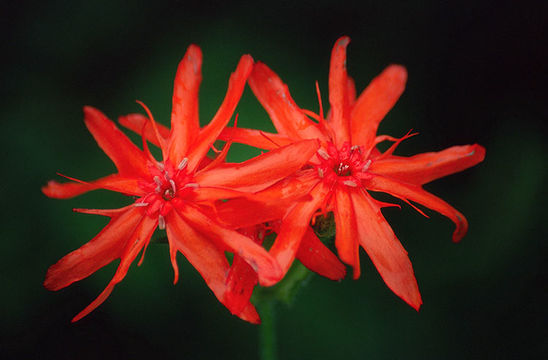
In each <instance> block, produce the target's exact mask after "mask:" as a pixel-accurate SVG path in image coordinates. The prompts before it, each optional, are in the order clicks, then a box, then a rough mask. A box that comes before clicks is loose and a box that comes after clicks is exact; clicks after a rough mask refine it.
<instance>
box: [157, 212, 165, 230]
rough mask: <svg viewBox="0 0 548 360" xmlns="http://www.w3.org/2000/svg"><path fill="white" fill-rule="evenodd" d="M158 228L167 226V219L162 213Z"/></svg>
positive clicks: (159, 217) (159, 216) (161, 228)
mask: <svg viewBox="0 0 548 360" xmlns="http://www.w3.org/2000/svg"><path fill="white" fill-rule="evenodd" d="M158 228H159V229H160V230H164V229H165V228H166V219H164V217H163V216H162V215H158Z"/></svg>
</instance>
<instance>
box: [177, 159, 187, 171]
mask: <svg viewBox="0 0 548 360" xmlns="http://www.w3.org/2000/svg"><path fill="white" fill-rule="evenodd" d="M187 165H188V158H184V159H183V160H181V162H180V163H179V166H177V169H179V170H183V169H184V168H186V166H187Z"/></svg>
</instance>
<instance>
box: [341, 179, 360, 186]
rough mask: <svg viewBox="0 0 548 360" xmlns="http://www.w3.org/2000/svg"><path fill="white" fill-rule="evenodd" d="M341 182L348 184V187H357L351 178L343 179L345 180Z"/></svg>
mask: <svg viewBox="0 0 548 360" xmlns="http://www.w3.org/2000/svg"><path fill="white" fill-rule="evenodd" d="M343 184H344V185H346V186H350V187H358V184H356V183H355V182H354V181H352V180H345V181H343Z"/></svg>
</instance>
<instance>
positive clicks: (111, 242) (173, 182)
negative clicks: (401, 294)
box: [42, 45, 318, 323]
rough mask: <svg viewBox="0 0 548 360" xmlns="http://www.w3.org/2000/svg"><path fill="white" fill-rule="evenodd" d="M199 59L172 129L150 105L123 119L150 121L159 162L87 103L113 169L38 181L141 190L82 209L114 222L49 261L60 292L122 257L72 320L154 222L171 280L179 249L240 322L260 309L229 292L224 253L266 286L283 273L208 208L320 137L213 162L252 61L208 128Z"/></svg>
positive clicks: (176, 104) (196, 52)
mask: <svg viewBox="0 0 548 360" xmlns="http://www.w3.org/2000/svg"><path fill="white" fill-rule="evenodd" d="M201 64H202V54H201V50H200V49H199V48H198V47H197V46H194V45H191V46H190V47H189V48H188V50H187V52H186V54H185V57H184V58H183V60H182V61H181V63H180V64H179V68H178V70H177V75H176V78H175V85H174V93H173V108H172V116H171V130H166V129H165V128H163V130H162V129H159V127H158V126H157V124H156V123H155V122H154V120H152V116H151V115H150V113H149V114H148V115H149V118H150V121H148V120H147V118H146V117H143V116H140V115H130V116H129V117H127V118H125V119H126V120H127V119H131V118H138V120H139V119H140V120H143V119H144V120H145V121H141V124H142V127H141V128H140V129H139V132H141V133H142V134H143V137H144V138H145V137H146V136H147V135H146V134H148V137H152V138H154V140H155V142H156V143H157V144H158V145H159V146H160V148H161V152H162V157H163V160H162V161H156V160H155V159H154V157H153V156H152V155H151V153H150V151H149V150H148V146H147V143H146V141H145V140H143V150H141V149H139V148H138V147H137V146H135V145H134V144H133V143H132V142H131V141H130V140H129V138H127V137H126V136H125V135H124V134H123V133H122V132H121V131H120V130H119V129H118V128H117V127H116V125H115V124H114V123H113V122H112V121H110V120H109V119H108V118H107V117H106V116H105V115H104V114H102V113H101V112H100V111H99V110H97V109H94V108H91V107H85V108H84V115H85V119H84V121H85V124H86V126H87V128H88V129H89V131H90V132H91V134H92V135H93V137H94V138H95V140H96V141H97V143H98V145H99V147H101V149H102V150H103V151H104V152H105V153H106V154H107V156H108V157H109V158H110V159H111V160H112V161H113V162H114V164H115V166H116V168H117V170H118V171H117V173H115V174H113V175H109V176H106V177H104V178H101V179H98V180H96V181H93V182H82V181H79V180H75V179H73V180H74V182H69V183H64V184H60V183H57V182H55V181H50V182H49V183H48V184H47V186H45V187H43V188H42V191H43V192H44V193H45V194H46V195H47V196H49V197H54V198H70V197H73V196H77V195H80V194H82V193H84V192H87V191H90V190H95V189H107V190H112V191H116V192H120V193H123V194H126V195H130V196H133V197H135V198H136V200H135V202H134V203H133V204H132V205H129V206H127V207H124V208H121V209H116V210H86V209H76V211H78V212H83V213H88V214H99V215H104V216H108V217H110V218H111V220H110V222H109V223H108V225H107V226H106V227H105V228H104V229H103V230H102V231H101V232H100V233H99V234H98V235H97V236H96V237H94V238H93V239H92V240H91V241H90V242H88V243H87V244H85V245H84V246H82V247H81V248H79V249H77V250H75V251H73V252H71V253H70V254H68V255H66V256H65V257H63V258H62V259H61V260H59V261H58V262H57V263H56V264H55V265H53V266H51V267H50V268H49V270H48V273H47V275H46V280H45V282H44V286H45V287H46V288H48V289H50V290H59V289H61V288H64V287H66V286H68V285H70V284H71V283H73V282H75V281H78V280H81V279H83V278H85V277H87V276H89V275H91V274H92V273H93V272H95V271H96V270H98V269H99V268H101V267H103V266H105V265H107V264H109V263H110V262H112V261H114V260H116V259H120V264H119V265H118V268H117V270H116V273H115V275H114V277H113V279H112V280H111V281H110V283H109V284H108V285H107V287H106V288H105V290H104V291H103V292H102V293H101V294H100V295H99V296H98V298H97V299H96V300H95V301H93V302H92V303H91V304H90V305H89V306H87V307H86V308H85V309H84V310H83V311H82V312H80V313H79V314H78V315H76V317H75V318H74V319H73V321H77V320H79V319H81V318H82V317H84V316H86V315H87V314H89V313H90V312H91V311H93V310H94V309H95V308H96V307H97V306H99V305H100V304H101V303H102V302H103V301H104V300H105V299H106V298H107V297H108V296H109V295H110V293H111V292H112V290H113V288H114V286H115V285H116V284H117V283H118V282H120V281H121V280H122V279H123V278H124V277H125V275H126V273H127V271H128V269H129V267H130V265H131V263H132V262H133V261H134V260H135V258H136V257H137V256H138V254H139V252H141V251H142V252H143V255H144V252H145V250H146V247H147V245H148V243H149V241H150V238H151V236H152V233H153V232H154V231H155V229H156V228H159V229H165V230H166V231H167V237H168V241H169V247H170V256H171V262H172V265H173V269H174V272H175V278H174V283H175V282H177V279H178V269H177V263H176V254H177V252H178V251H179V252H181V253H182V254H183V255H184V256H185V257H186V258H187V260H188V261H190V263H192V265H193V266H194V267H195V268H196V269H197V270H198V271H199V272H200V274H201V275H202V277H203V278H204V280H205V281H206V283H207V285H208V286H209V287H210V289H211V290H212V291H213V293H214V294H215V296H216V297H217V298H218V299H219V301H220V302H221V303H223V304H225V306H227V307H228V308H229V310H230V311H231V312H232V313H234V314H236V315H238V316H239V317H241V318H242V319H244V320H247V321H250V322H254V323H257V322H259V317H258V315H257V313H256V311H255V308H254V307H253V305H252V304H251V303H250V302H249V297H247V298H245V299H244V300H243V301H242V300H238V299H235V297H238V296H239V295H238V294H227V292H228V290H227V289H229V286H228V285H227V284H228V282H229V280H228V273H229V268H230V264H229V262H228V260H227V258H226V256H225V251H228V252H232V253H234V254H237V255H238V257H239V259H241V260H239V261H243V262H245V263H247V264H248V265H249V266H250V267H251V268H252V269H253V270H254V271H255V272H256V273H257V274H258V280H259V283H261V284H272V283H275V282H277V281H278V280H280V278H281V276H282V271H281V269H280V267H279V265H278V264H277V263H276V261H275V260H274V259H273V258H272V256H270V255H269V254H268V253H267V251H266V250H265V249H264V248H263V247H261V246H260V244H257V243H256V242H255V241H254V240H253V239H251V238H249V237H247V236H245V235H243V234H242V233H239V232H237V231H235V230H232V229H229V228H227V227H225V226H223V225H222V224H221V223H219V222H218V221H217V220H216V219H215V218H213V217H212V216H211V215H210V213H211V210H210V208H211V207H212V206H214V205H215V203H216V202H218V201H219V200H220V199H229V198H235V197H240V196H247V195H246V194H247V193H250V192H256V191H259V190H262V189H264V188H266V187H267V186H270V185H272V184H274V183H276V182H277V181H279V180H280V179H283V178H284V177H285V176H288V175H290V174H292V173H294V172H295V171H297V170H298V169H299V168H301V167H302V166H303V165H304V164H305V163H306V162H307V161H308V159H309V158H310V157H311V156H313V154H314V152H315V151H316V149H317V147H318V145H317V141H315V140H307V141H304V142H299V143H295V144H292V145H290V146H287V147H284V148H279V149H276V150H274V151H271V152H269V153H267V154H264V155H261V156H259V157H257V158H254V159H252V160H249V161H246V162H244V163H241V164H227V163H225V162H224V156H225V155H226V151H223V153H221V155H220V156H218V157H217V158H216V159H215V160H213V161H212V162H209V163H208V162H207V161H205V156H206V153H207V151H208V149H209V148H210V147H211V146H212V144H213V142H214V141H215V140H216V139H217V137H218V135H219V133H220V132H221V131H222V129H223V128H224V127H225V126H226V124H227V123H228V121H229V120H230V118H231V116H232V114H233V112H234V110H235V107H236V105H237V103H238V101H239V99H240V97H241V95H242V92H243V89H244V86H245V83H246V80H247V78H248V76H249V74H250V72H251V70H252V67H253V59H252V58H251V57H250V56H249V55H244V56H242V58H241V59H240V62H239V64H238V67H237V68H236V71H235V72H234V73H233V74H232V76H231V78H230V81H229V87H228V91H227V94H226V97H225V99H224V101H223V103H222V105H221V106H220V108H219V110H218V111H217V113H216V115H215V116H214V118H213V119H212V121H211V122H210V123H209V125H207V126H206V127H204V128H203V129H200V126H199V121H198V88H199V85H200V82H201ZM147 112H148V109H147ZM227 148H228V147H226V148H225V149H227ZM274 166H275V171H273V170H272V169H273V168H274ZM267 170H268V171H267ZM141 261H142V258H141ZM233 304H237V306H235V305H233Z"/></svg>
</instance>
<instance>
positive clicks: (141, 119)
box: [118, 113, 169, 147]
mask: <svg viewBox="0 0 548 360" xmlns="http://www.w3.org/2000/svg"><path fill="white" fill-rule="evenodd" d="M147 121H154V120H150V119H149V118H148V117H146V116H145V115H143V114H137V113H136V114H128V115H123V116H120V117H118V122H119V123H120V125H122V126H123V127H125V128H127V129H129V130H131V131H133V132H135V133H137V134H139V135H142V131H143V126H145V123H146V122H147ZM155 126H156V129H158V132H159V133H160V136H161V137H162V138H163V139H162V141H167V139H169V129H168V128H167V127H166V126H164V125H162V124H159V123H157V122H156V123H155ZM145 139H147V140H148V141H150V142H151V143H153V144H154V145H156V146H158V147H160V140H158V138H157V137H156V132H155V131H154V127H153V126H147V127H146V128H145Z"/></svg>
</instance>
